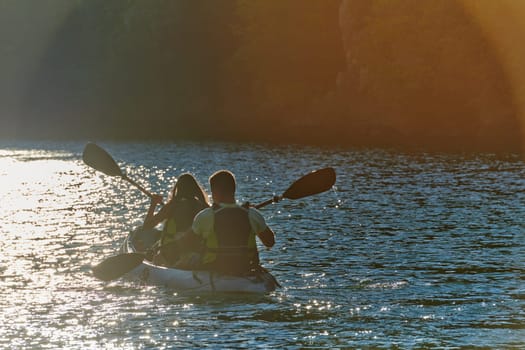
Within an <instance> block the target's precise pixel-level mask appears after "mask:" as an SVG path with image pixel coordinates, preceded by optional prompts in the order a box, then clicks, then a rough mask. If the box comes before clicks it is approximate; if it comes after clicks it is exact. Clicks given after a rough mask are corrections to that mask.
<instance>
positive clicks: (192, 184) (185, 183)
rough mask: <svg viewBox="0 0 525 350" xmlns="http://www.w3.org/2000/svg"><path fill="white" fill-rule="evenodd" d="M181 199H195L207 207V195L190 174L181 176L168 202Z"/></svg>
mask: <svg viewBox="0 0 525 350" xmlns="http://www.w3.org/2000/svg"><path fill="white" fill-rule="evenodd" d="M181 199H197V200H198V201H200V202H202V203H203V204H205V205H208V206H209V203H208V195H207V194H206V192H205V191H204V189H203V188H202V186H201V185H199V183H198V182H197V180H196V179H195V178H194V177H193V175H191V174H190V173H184V174H181V175H180V176H179V178H178V179H177V183H176V184H175V186H173V190H172V191H171V199H170V202H171V201H176V200H181Z"/></svg>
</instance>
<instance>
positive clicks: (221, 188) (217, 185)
mask: <svg viewBox="0 0 525 350" xmlns="http://www.w3.org/2000/svg"><path fill="white" fill-rule="evenodd" d="M210 188H211V195H212V197H213V201H214V202H225V203H229V202H235V176H234V175H233V174H232V173H231V172H230V171H228V170H219V171H217V172H215V173H214V174H213V175H212V176H210Z"/></svg>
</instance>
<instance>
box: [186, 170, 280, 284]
mask: <svg viewBox="0 0 525 350" xmlns="http://www.w3.org/2000/svg"><path fill="white" fill-rule="evenodd" d="M209 182H210V187H211V193H212V199H213V203H214V204H213V206H212V207H211V208H207V209H204V210H203V211H201V212H200V213H199V214H197V216H196V217H195V220H194V221H193V225H192V231H193V232H194V233H195V234H196V235H198V236H199V237H200V238H202V239H203V241H204V246H205V251H204V255H203V257H202V263H203V268H204V269H210V270H214V271H218V272H222V273H228V274H235V275H242V274H248V273H250V272H251V271H254V270H255V269H257V268H258V266H259V253H258V251H257V244H256V241H255V236H258V237H259V239H260V240H261V242H262V243H263V244H264V245H265V246H266V247H272V246H273V245H274V244H275V234H274V232H273V231H272V230H271V229H270V228H269V227H268V226H267V225H266V222H265V220H264V218H263V216H262V215H261V214H260V213H259V211H258V210H257V209H255V208H246V207H242V206H239V205H237V204H236V201H235V185H236V184H235V177H234V175H233V174H232V173H231V172H229V171H227V170H220V171H217V172H216V173H214V174H213V175H212V176H211V177H210V179H209Z"/></svg>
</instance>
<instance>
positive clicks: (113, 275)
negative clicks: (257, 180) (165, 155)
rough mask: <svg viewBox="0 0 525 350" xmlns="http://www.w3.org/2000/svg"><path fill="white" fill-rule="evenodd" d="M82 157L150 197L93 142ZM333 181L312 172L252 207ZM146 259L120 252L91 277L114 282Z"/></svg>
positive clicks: (330, 175) (328, 173) (327, 171)
mask: <svg viewBox="0 0 525 350" xmlns="http://www.w3.org/2000/svg"><path fill="white" fill-rule="evenodd" d="M82 158H83V160H84V162H85V163H86V164H87V165H89V166H91V167H92V168H94V169H96V170H99V171H101V172H103V173H104V174H107V175H110V176H120V177H122V178H124V179H125V180H127V181H129V182H131V183H132V184H134V185H136V186H137V187H139V189H141V191H142V192H143V193H145V194H146V195H148V196H150V197H151V194H150V193H149V192H148V191H146V190H145V189H143V188H142V187H140V186H139V185H138V184H137V183H135V182H134V181H131V180H130V179H129V178H127V177H126V176H125V175H124V174H123V173H122V171H121V170H120V168H119V166H118V165H117V164H116V163H115V161H114V160H113V158H112V157H111V156H110V155H109V154H108V153H107V152H106V151H105V150H103V149H102V148H100V147H99V146H97V145H95V144H94V143H88V144H87V145H86V147H85V149H84V154H83V157H82ZM335 179H336V175H335V170H334V169H333V168H324V169H319V170H316V171H312V172H310V173H308V174H306V175H304V176H303V177H301V178H299V179H298V180H296V181H295V182H294V183H292V185H291V186H290V187H288V189H287V190H286V191H285V192H284V193H283V194H282V195H281V196H275V197H273V198H272V199H269V200H267V201H265V202H262V203H259V204H258V205H256V206H255V208H257V209H259V208H262V207H264V206H266V205H268V204H271V203H277V202H279V201H280V200H282V199H285V198H286V199H300V198H304V197H308V196H312V195H314V194H318V193H322V192H325V191H327V190H329V189H330V188H331V187H332V186H333V185H334V183H335ZM145 257H146V255H145V254H142V253H123V254H119V255H115V256H112V257H109V258H107V259H105V260H104V261H102V262H101V263H100V264H98V265H97V266H95V267H93V275H94V276H95V277H96V278H99V279H101V280H103V281H111V280H114V279H117V278H119V277H122V276H123V275H125V274H126V273H128V272H130V271H131V270H133V269H134V268H136V267H137V266H139V265H140V264H141V263H142V261H143V260H144V259H145Z"/></svg>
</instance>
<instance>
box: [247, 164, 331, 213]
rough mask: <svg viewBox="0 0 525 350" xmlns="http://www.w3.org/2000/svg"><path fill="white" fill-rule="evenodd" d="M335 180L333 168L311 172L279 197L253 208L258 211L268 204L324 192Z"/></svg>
mask: <svg viewBox="0 0 525 350" xmlns="http://www.w3.org/2000/svg"><path fill="white" fill-rule="evenodd" d="M335 178H336V175H335V170H334V169H333V168H324V169H319V170H316V171H312V172H310V173H309V174H306V175H304V176H302V177H301V178H299V179H297V180H296V181H295V182H294V183H293V184H291V185H290V187H288V189H287V190H286V191H284V193H283V194H282V195H281V196H273V198H271V199H268V200H267V201H264V202H262V203H259V204H257V205H256V206H255V208H256V209H260V208H262V207H264V206H267V205H268V204H272V203H277V202H279V201H280V200H281V199H283V198H287V199H299V198H303V197H308V196H311V195H314V194H318V193H321V192H325V191H327V190H328V189H330V188H332V186H333V185H334V183H335Z"/></svg>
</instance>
